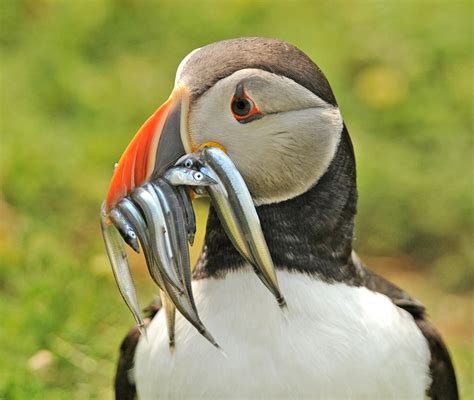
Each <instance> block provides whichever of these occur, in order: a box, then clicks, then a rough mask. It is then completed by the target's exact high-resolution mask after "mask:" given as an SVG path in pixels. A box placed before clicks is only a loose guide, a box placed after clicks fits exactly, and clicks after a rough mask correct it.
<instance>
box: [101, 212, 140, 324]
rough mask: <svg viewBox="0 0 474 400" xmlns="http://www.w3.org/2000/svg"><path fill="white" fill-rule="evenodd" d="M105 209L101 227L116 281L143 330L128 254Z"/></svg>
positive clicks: (102, 214) (102, 213)
mask: <svg viewBox="0 0 474 400" xmlns="http://www.w3.org/2000/svg"><path fill="white" fill-rule="evenodd" d="M104 209H105V206H104V205H103V207H102V212H101V217H100V226H101V230H102V236H103V238H104V243H105V248H106V250H107V254H108V256H109V260H110V264H111V266H112V271H113V273H114V277H115V281H116V283H117V286H118V288H119V291H120V294H121V295H122V297H123V299H124V301H125V303H126V304H127V306H128V308H129V309H130V311H131V312H132V314H133V317H134V318H135V321H136V322H137V325H138V327H139V328H140V329H142V328H143V327H144V326H145V322H144V321H143V316H142V313H141V311H140V306H139V304H138V299H137V293H136V291H135V285H134V283H133V279H132V275H131V273H130V266H129V264H128V259H127V254H126V253H125V249H124V247H123V243H122V240H121V237H120V235H119V233H118V231H117V229H116V228H115V226H114V225H113V224H112V223H111V222H110V221H109V219H108V217H107V215H106V213H105V211H104Z"/></svg>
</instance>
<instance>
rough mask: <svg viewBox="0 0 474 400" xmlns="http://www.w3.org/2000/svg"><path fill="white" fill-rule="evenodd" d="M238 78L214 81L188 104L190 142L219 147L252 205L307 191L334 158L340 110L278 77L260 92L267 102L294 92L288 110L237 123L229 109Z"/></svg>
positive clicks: (277, 200)
mask: <svg viewBox="0 0 474 400" xmlns="http://www.w3.org/2000/svg"><path fill="white" fill-rule="evenodd" d="M252 73H253V74H254V72H252ZM236 74H237V73H236ZM239 75H242V71H241V72H240V74H239ZM237 78H239V80H240V79H242V78H241V76H237V77H236V76H234V77H232V76H231V77H229V78H226V79H224V80H222V81H220V82H218V83H217V84H216V85H215V86H214V87H213V88H211V89H210V90H209V91H208V92H206V93H205V94H204V95H203V96H201V98H199V99H198V100H197V101H196V102H195V103H194V104H193V107H192V109H191V111H190V119H189V121H190V131H191V135H192V137H193V141H194V143H196V144H202V143H206V142H209V141H212V142H217V143H220V144H221V145H222V146H224V147H225V148H226V150H227V152H228V154H229V156H230V157H231V159H232V160H233V162H234V164H235V165H236V167H237V168H238V170H239V171H240V173H241V174H242V176H243V178H244V180H245V182H246V183H247V185H248V187H249V189H250V191H251V193H252V196H253V198H254V201H255V203H256V204H268V203H275V202H280V201H284V200H288V199H290V198H293V197H295V196H298V195H300V194H302V193H304V192H306V191H307V190H308V189H309V188H311V187H312V186H313V185H315V184H316V183H317V181H318V180H319V178H320V177H321V176H322V175H323V174H324V173H325V172H326V170H327V168H328V166H329V164H330V163H331V160H332V159H333V157H334V154H335V151H336V148H337V145H338V143H339V139H340V136H341V132H342V126H343V123H342V117H341V114H340V112H339V109H338V108H337V107H333V106H331V105H329V104H327V103H325V102H324V101H323V100H321V99H320V98H319V97H317V96H316V95H314V94H313V93H311V92H310V91H308V90H307V89H304V88H302V87H301V86H299V85H296V84H295V83H294V82H293V83H292V84H287V83H285V84H286V86H284V87H282V86H281V85H280V86H278V84H279V83H281V82H282V81H283V82H285V79H287V78H281V77H279V78H278V79H277V80H276V81H273V82H272V83H273V84H275V87H272V88H269V87H268V85H269V83H266V84H265V85H266V86H264V89H265V90H263V89H262V88H261V91H260V95H262V92H263V91H265V92H266V93H265V99H266V101H267V102H268V99H275V98H279V99H280V100H281V96H280V95H277V93H280V94H281V93H290V91H295V90H296V93H292V92H291V96H289V97H292V98H293V100H292V101H290V100H291V99H290V100H288V103H287V104H286V106H287V107H289V109H290V110H293V111H286V112H281V111H280V112H275V113H271V112H270V113H268V114H267V115H264V116H263V118H261V119H259V120H255V121H253V122H250V123H248V124H240V123H238V122H237V121H236V120H235V119H234V117H233V115H232V112H231V110H230V105H231V99H232V96H233V94H234V92H235V87H236V84H237V82H238V81H239V80H237ZM295 85H296V86H295ZM253 90H254V91H253V93H252V96H253V98H254V99H256V103H257V104H260V105H261V104H264V100H263V99H262V98H260V99H259V98H258V96H257V93H258V92H257V88H255V89H253ZM266 107H267V108H268V105H266ZM281 107H283V106H281ZM287 109H288V108H287Z"/></svg>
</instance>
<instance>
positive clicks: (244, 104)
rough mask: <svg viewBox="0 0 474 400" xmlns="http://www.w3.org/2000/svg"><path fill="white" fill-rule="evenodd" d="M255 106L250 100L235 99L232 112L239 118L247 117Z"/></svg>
mask: <svg viewBox="0 0 474 400" xmlns="http://www.w3.org/2000/svg"><path fill="white" fill-rule="evenodd" d="M253 105H254V104H253V102H251V101H250V100H249V99H245V98H243V99H234V101H233V102H232V112H233V113H234V114H235V115H237V116H239V117H245V116H247V115H248V114H249V113H250V111H251V110H252V107H253Z"/></svg>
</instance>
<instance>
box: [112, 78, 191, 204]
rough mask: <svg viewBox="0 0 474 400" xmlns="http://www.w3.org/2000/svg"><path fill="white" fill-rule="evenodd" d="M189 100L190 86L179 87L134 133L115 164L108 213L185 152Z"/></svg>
mask: <svg viewBox="0 0 474 400" xmlns="http://www.w3.org/2000/svg"><path fill="white" fill-rule="evenodd" d="M189 101H190V95H189V91H188V90H187V88H186V87H185V86H178V87H177V88H175V89H174V90H173V92H172V93H171V95H170V97H169V99H168V100H167V101H166V102H165V103H164V104H163V105H162V106H160V107H159V108H158V109H157V110H156V111H155V112H154V114H153V115H152V116H151V117H150V118H148V119H147V120H146V122H145V123H144V124H143V125H142V127H141V128H140V129H139V130H138V132H137V133H136V134H135V136H134V138H133V139H132V141H131V142H130V144H129V145H128V147H127V148H126V150H125V151H124V153H123V154H122V156H121V157H120V160H119V162H118V163H117V165H116V167H115V171H114V174H113V177H112V180H111V182H110V186H109V190H108V192H107V197H106V201H105V209H106V211H107V212H110V210H111V209H112V208H114V207H115V205H116V204H117V203H118V202H119V201H120V200H121V199H122V198H124V197H125V196H127V195H129V194H130V193H131V192H132V191H133V189H135V188H136V187H139V186H141V185H142V184H143V183H145V182H146V181H148V180H149V179H150V178H151V177H152V176H159V175H161V174H162V173H163V172H164V171H165V170H166V168H167V167H169V166H170V165H172V164H173V163H174V162H175V161H176V160H177V159H178V158H180V157H181V156H182V155H183V154H185V148H184V145H183V141H182V139H184V140H186V141H187V138H188V135H187V133H186V132H185V129H184V128H185V121H186V115H184V114H185V113H186V112H187V110H188V106H189Z"/></svg>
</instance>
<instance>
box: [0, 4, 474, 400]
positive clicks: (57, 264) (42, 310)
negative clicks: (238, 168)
mask: <svg viewBox="0 0 474 400" xmlns="http://www.w3.org/2000/svg"><path fill="white" fill-rule="evenodd" d="M472 15H473V6H472V3H471V2H469V1H458V0H454V1H447V0H446V1H408V0H405V1H369V0H367V1H318V2H316V1H308V2H302V1H258V0H251V1H220V2H216V1H214V2H211V1H206V0H200V1H167V2H163V1H159V2H158V1H155V2H152V1H138V0H137V1H135V0H115V1H114V0H75V1H59V0H18V1H15V0H2V1H0V49H1V70H0V72H1V73H0V96H1V97H0V99H1V114H0V123H1V125H0V128H1V129H0V138H1V141H0V316H1V323H0V343H1V346H0V398H2V399H85V398H97V399H104V398H111V397H112V390H111V388H112V385H111V384H112V377H113V372H114V368H115V366H114V365H115V362H116V359H117V355H118V352H117V350H118V346H119V343H120V340H121V337H122V336H123V335H124V333H125V332H126V330H127V329H128V327H130V326H131V325H132V324H133V322H132V318H131V316H130V315H129V313H128V311H127V310H126V307H125V306H124V304H123V303H122V300H121V298H120V296H119V294H118V292H117V290H116V288H115V284H114V281H113V278H112V274H111V272H110V270H109V266H108V262H107V259H106V256H105V253H104V249H103V244H102V241H101V237H100V233H99V228H98V212H99V205H100V203H101V201H102V199H103V198H104V195H105V192H106V189H107V185H108V181H109V179H110V177H111V174H112V167H113V164H114V162H115V161H116V160H117V159H118V157H119V156H120V154H121V152H122V151H123V149H124V148H125V146H126V144H127V143H128V141H129V140H130V138H131V137H132V135H133V134H134V132H135V131H136V129H137V128H138V127H139V126H140V125H141V123H142V122H143V121H144V120H145V119H146V118H147V117H148V115H150V114H151V113H152V112H153V111H154V110H155V109H156V107H157V106H158V105H159V104H161V102H163V101H164V100H165V99H166V98H167V95H168V94H169V93H170V91H171V89H172V85H173V80H174V73H175V70H176V67H177V65H178V63H179V62H180V60H181V59H182V58H183V57H184V56H185V55H186V54H187V53H189V52H190V51H191V50H192V49H194V48H196V47H199V46H202V45H204V44H206V43H210V42H213V41H217V40H221V39H225V38H231V37H239V36H256V35H260V36H270V37H276V38H281V39H285V40H287V41H290V42H292V43H294V44H296V45H297V46H298V47H300V48H301V49H302V50H303V51H305V52H306V53H307V54H309V55H310V56H311V57H312V58H313V59H314V60H315V61H316V62H317V63H318V64H319V66H320V67H321V68H322V70H323V71H324V72H325V74H326V75H327V77H328V79H329V81H330V82H331V84H332V87H333V89H334V92H335V94H336V97H337V99H338V101H339V104H340V107H341V109H342V112H343V115H344V119H345V121H346V123H347V126H348V128H349V131H350V133H351V136H352V139H353V141H354V144H355V150H356V155H357V161H358V183H359V191H360V202H359V214H358V217H357V232H356V240H355V247H356V248H357V250H358V251H359V252H360V253H361V254H362V255H364V259H365V260H366V261H367V262H368V263H369V265H371V266H372V267H374V268H375V269H376V270H377V271H380V272H381V273H383V274H384V275H385V276H388V277H390V278H391V279H392V280H393V281H395V282H397V283H398V284H400V285H402V286H403V287H405V288H407V289H408V290H410V292H411V293H412V294H414V295H415V296H416V297H418V298H419V299H420V300H421V301H423V302H424V303H425V304H426V305H427V306H428V308H429V310H430V314H431V316H432V319H433V320H434V322H435V323H436V325H437V326H439V328H440V330H441V332H442V334H443V336H444V337H445V339H446V341H447V342H448V344H449V347H450V349H451V352H452V353H453V358H454V362H455V365H456V368H457V370H458V375H459V379H460V384H461V391H462V393H463V394H464V398H466V399H467V398H474V389H473V386H474V384H473V380H474V378H473V345H472V343H473V319H472V318H473V315H474V306H473V297H472V295H473V286H474V277H473V251H472V239H473V237H472V227H473V196H472V195H473V193H472V184H473V179H472V172H473V158H472V155H473V153H472V122H473V121H472V111H473V109H472V106H473V103H472V85H473V81H472V71H473V69H472V67H473V59H472V50H473V46H472V38H473V36H472V34H473V32H472V23H473V20H472ZM199 212H200V213H201V214H202V213H204V212H205V211H204V206H202V207H201V208H200V210H199ZM201 234H202V232H201ZM194 251H195V252H196V251H197V250H196V249H194ZM132 263H133V264H134V273H135V275H136V277H137V285H138V286H139V288H140V298H141V301H142V304H144V305H145V304H146V303H147V302H148V301H149V300H150V299H151V297H152V295H153V293H155V288H154V287H153V285H152V284H151V280H150V279H149V278H148V277H147V276H146V272H145V269H144V267H143V263H142V261H141V260H140V259H139V258H137V257H133V258H132ZM43 350H45V351H46V353H45V352H44V351H43ZM40 351H43V352H42V353H39V355H38V352H40ZM45 354H46V355H45ZM35 355H36V357H35ZM38 360H39V361H41V360H42V361H43V363H42V364H41V363H39V361H38Z"/></svg>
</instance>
